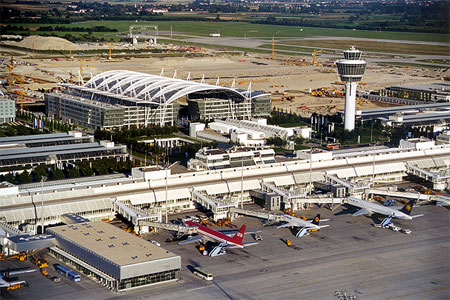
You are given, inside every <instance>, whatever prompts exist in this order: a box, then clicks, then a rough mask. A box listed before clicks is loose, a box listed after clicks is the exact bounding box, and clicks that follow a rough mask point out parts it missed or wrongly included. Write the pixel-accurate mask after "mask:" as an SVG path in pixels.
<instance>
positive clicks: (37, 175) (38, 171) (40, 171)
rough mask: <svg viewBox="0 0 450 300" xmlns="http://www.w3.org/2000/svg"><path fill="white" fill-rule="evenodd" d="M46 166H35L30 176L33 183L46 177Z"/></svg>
mask: <svg viewBox="0 0 450 300" xmlns="http://www.w3.org/2000/svg"><path fill="white" fill-rule="evenodd" d="M47 170H48V166H46V165H40V166H37V167H36V168H35V169H34V170H33V171H32V172H31V175H32V177H33V179H34V181H41V179H42V176H45V177H48V171H47Z"/></svg>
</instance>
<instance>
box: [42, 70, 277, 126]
mask: <svg viewBox="0 0 450 300" xmlns="http://www.w3.org/2000/svg"><path fill="white" fill-rule="evenodd" d="M62 86H64V87H65V88H66V90H65V92H64V93H51V94H46V95H45V102H46V109H47V114H48V115H49V116H54V117H56V118H59V119H63V120H66V121H70V122H73V123H76V124H80V125H83V126H86V127H89V128H92V129H96V128H121V127H127V128H130V127H142V126H147V125H150V124H157V125H165V124H169V125H174V124H176V122H177V119H178V114H179V110H180V104H179V103H178V101H182V102H183V103H187V104H188V108H189V109H188V111H189V112H190V114H191V116H190V118H191V119H204V120H210V119H213V118H225V117H229V116H233V117H235V118H250V117H251V116H252V114H255V115H266V116H268V115H270V110H271V99H270V98H269V95H268V94H264V93H261V92H251V91H249V90H248V91H242V90H236V89H234V88H229V87H224V86H219V85H211V84H206V83H204V82H203V81H202V82H194V81H190V80H181V79H175V78H168V77H162V76H156V75H150V74H145V73H138V72H133V71H107V72H104V73H101V74H99V75H97V76H95V77H93V78H92V79H91V80H89V81H88V82H87V83H86V84H84V85H83V86H78V85H73V84H63V85H62Z"/></svg>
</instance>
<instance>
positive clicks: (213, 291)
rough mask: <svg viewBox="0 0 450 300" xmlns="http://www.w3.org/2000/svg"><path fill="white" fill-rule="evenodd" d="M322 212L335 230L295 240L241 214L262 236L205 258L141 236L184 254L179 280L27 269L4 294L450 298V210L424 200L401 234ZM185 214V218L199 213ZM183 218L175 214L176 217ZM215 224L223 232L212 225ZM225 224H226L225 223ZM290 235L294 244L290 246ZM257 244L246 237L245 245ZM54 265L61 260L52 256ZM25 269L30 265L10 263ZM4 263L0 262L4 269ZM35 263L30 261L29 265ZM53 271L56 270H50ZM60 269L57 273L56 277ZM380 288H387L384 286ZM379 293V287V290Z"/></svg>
mask: <svg viewBox="0 0 450 300" xmlns="http://www.w3.org/2000/svg"><path fill="white" fill-rule="evenodd" d="M317 213H321V215H322V218H330V221H329V222H328V224H329V225H330V227H327V228H324V229H322V230H321V231H319V232H312V233H311V234H310V235H309V236H306V237H303V238H296V237H295V231H291V230H289V229H288V228H284V229H277V228H276V226H267V227H263V224H262V222H261V221H259V220H257V219H254V218H249V217H240V218H238V219H237V220H236V221H235V222H234V224H235V225H237V226H240V225H241V224H244V223H245V224H246V225H247V228H248V230H261V233H260V234H261V236H262V237H263V239H264V240H263V241H260V244H258V245H255V246H251V247H248V248H245V249H232V250H227V254H226V255H223V256H219V257H215V258H211V257H209V256H203V255H202V254H201V253H200V251H198V249H197V248H196V247H195V244H187V245H183V246H180V245H178V243H176V242H172V243H167V242H166V240H167V239H168V238H170V237H171V236H172V235H171V233H169V232H167V231H163V230H160V231H158V232H155V233H150V234H146V235H144V238H145V239H148V240H154V241H157V242H159V243H160V244H161V246H162V247H163V248H165V249H167V250H169V251H172V252H174V253H176V254H179V255H181V257H182V270H181V272H180V280H179V281H178V282H174V283H169V284H162V285H156V286H153V287H150V288H140V289H136V290H132V291H129V292H127V293H113V292H111V291H109V290H107V289H105V288H104V287H102V286H100V285H99V284H97V283H95V282H93V281H91V280H89V279H88V278H86V277H84V276H83V278H82V281H81V282H79V283H75V282H71V281H69V280H68V279H66V278H62V280H61V283H59V284H56V283H53V282H51V281H50V280H49V279H47V278H45V277H44V276H42V275H41V274H40V273H38V272H34V273H30V274H23V276H20V279H24V280H27V281H28V282H29V283H30V286H29V287H23V288H21V289H19V290H16V291H10V292H8V293H7V294H4V295H3V297H4V298H5V299H62V298H64V297H65V296H67V297H70V298H71V299H113V298H114V299H116V298H118V299H337V298H336V296H335V293H336V292H339V291H340V292H346V293H347V294H353V295H355V296H356V297H357V298H358V299H424V298H426V299H447V297H448V294H449V282H450V278H449V270H450V268H449V259H448V258H449V245H450V243H449V230H448V228H449V210H448V209H447V208H445V207H436V206H432V205H426V206H423V207H420V208H415V209H414V211H413V214H419V213H423V214H425V216H424V217H421V218H416V219H414V220H412V221H407V220H394V223H395V225H396V226H399V227H401V228H408V229H411V231H412V233H411V234H403V233H400V232H394V231H392V230H388V229H382V228H375V227H374V226H371V224H373V223H374V221H373V220H372V219H371V218H367V217H363V216H361V217H352V216H351V215H350V214H348V213H346V210H345V209H344V208H343V207H342V208H338V209H337V210H336V211H334V212H332V211H330V210H327V209H324V208H322V209H318V208H317V209H311V210H308V211H305V212H304V216H306V217H308V218H312V217H313V216H314V215H315V214H317ZM197 214H198V213H185V214H184V215H191V216H192V215H197ZM178 217H180V216H175V217H174V218H175V219H176V218H178ZM213 228H214V229H224V228H219V227H213ZM227 229H228V228H227ZM286 239H290V240H291V241H292V243H293V246H294V247H287V245H286V243H285V240H286ZM250 241H252V242H253V241H254V239H253V237H252V236H251V235H246V237H245V238H244V242H250ZM48 258H49V263H50V265H51V264H52V263H56V261H54V260H53V259H52V258H51V257H48ZM7 263H8V264H14V265H18V266H23V265H24V264H30V263H28V262H26V263H24V262H17V261H8V262H7ZM3 265H4V264H3V262H2V266H3ZM30 266H32V265H31V264H30ZM196 266H200V267H202V268H204V269H205V270H207V271H208V272H211V273H212V274H213V275H214V280H213V281H212V282H207V281H204V280H202V279H200V278H198V277H197V276H195V275H194V274H192V272H191V269H190V268H191V267H196ZM48 269H49V271H50V273H51V275H56V272H55V271H54V269H52V268H48ZM52 273H55V274H52ZM381 287H382V288H381ZM380 290H381V291H382V292H380Z"/></svg>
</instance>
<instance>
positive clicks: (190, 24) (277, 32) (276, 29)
mask: <svg viewBox="0 0 450 300" xmlns="http://www.w3.org/2000/svg"><path fill="white" fill-rule="evenodd" d="M11 25H18V26H26V27H31V28H37V27H39V26H55V25H54V24H11ZM130 25H158V27H159V30H160V31H169V30H170V27H171V26H172V30H173V32H177V33H184V34H190V35H197V36H208V35H209V34H210V33H213V32H217V31H218V30H220V33H221V35H222V36H235V37H244V36H247V37H258V38H271V37H272V36H275V37H277V38H283V37H299V38H303V37H312V36H335V37H355V38H375V39H389V40H411V41H433V42H446V43H448V42H449V37H448V35H447V34H437V33H413V32H401V33H400V32H375V31H363V30H349V29H333V28H317V27H302V28H300V27H296V26H281V25H265V24H251V23H245V22H205V21H197V22H196V21H154V22H137V23H136V22H132V21H87V22H78V23H72V24H66V25H58V26H67V27H91V26H106V27H109V28H115V29H117V30H118V31H119V32H120V33H115V35H124V34H126V33H127V32H128V31H129V26H130ZM96 34H99V35H101V36H104V37H111V36H112V35H111V33H110V32H105V33H96Z"/></svg>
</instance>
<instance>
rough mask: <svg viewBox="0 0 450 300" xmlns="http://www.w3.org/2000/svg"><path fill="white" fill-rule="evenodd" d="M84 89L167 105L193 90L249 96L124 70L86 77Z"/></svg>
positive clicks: (244, 97) (223, 88)
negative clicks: (87, 78) (88, 78)
mask: <svg viewBox="0 0 450 300" xmlns="http://www.w3.org/2000/svg"><path fill="white" fill-rule="evenodd" d="M84 88H90V89H92V91H95V92H97V91H103V92H107V93H109V94H111V95H120V96H121V97H122V96H126V97H130V98H133V99H134V100H142V102H148V103H154V104H161V103H167V104H169V103H172V102H174V101H176V100H177V99H178V98H181V97H183V96H186V95H188V94H191V93H196V92H211V93H217V92H222V93H227V94H229V95H231V96H233V97H235V98H237V99H242V100H245V99H246V98H248V97H253V95H252V93H250V92H247V91H242V92H241V91H238V90H236V89H233V88H229V87H224V86H219V85H212V84H206V83H203V82H202V83H200V82H195V81H190V80H182V79H176V78H170V77H162V76H157V75H151V74H146V73H139V72H134V71H127V70H113V71H107V72H103V73H101V74H99V75H96V76H95V77H93V78H92V79H91V80H89V81H88V82H87V83H86V84H85V85H84Z"/></svg>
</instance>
